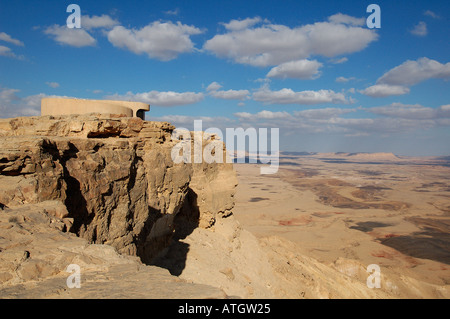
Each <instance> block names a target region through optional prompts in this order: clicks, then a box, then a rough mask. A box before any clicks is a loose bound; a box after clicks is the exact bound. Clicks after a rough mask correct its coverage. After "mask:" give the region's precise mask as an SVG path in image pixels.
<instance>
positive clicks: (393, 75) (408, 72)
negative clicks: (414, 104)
mask: <svg viewBox="0 0 450 319" xmlns="http://www.w3.org/2000/svg"><path fill="white" fill-rule="evenodd" d="M433 78H434V79H450V62H448V63H446V64H442V63H440V62H438V61H436V60H431V59H429V58H426V57H423V58H420V59H418V60H417V61H411V60H408V61H406V62H404V63H402V64H401V65H399V66H397V67H395V68H393V69H391V70H389V71H388V72H386V73H385V74H384V75H383V76H382V77H381V78H379V79H378V81H377V83H383V84H392V85H408V86H410V85H415V84H417V83H420V82H422V81H426V80H428V79H433Z"/></svg>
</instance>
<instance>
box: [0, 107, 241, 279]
mask: <svg viewBox="0 0 450 319" xmlns="http://www.w3.org/2000/svg"><path fill="white" fill-rule="evenodd" d="M174 129H175V127H174V126H172V125H171V124H169V123H166V122H150V121H143V120H141V119H140V118H128V117H121V116H115V115H104V114H89V115H70V116H57V117H56V116H55V117H53V116H42V117H22V118H14V119H2V120H0V137H1V138H0V145H1V147H0V204H1V208H2V209H3V211H0V213H1V214H3V216H6V214H7V213H8V212H13V211H16V212H17V210H18V209H21V208H23V207H26V208H27V209H26V211H30V210H36V211H40V212H43V214H44V215H45V216H47V217H48V221H49V223H50V224H53V225H52V226H55V225H56V226H57V228H58V229H59V231H61V232H66V233H67V234H70V233H73V234H76V235H77V236H78V237H79V238H82V239H84V240H85V241H86V242H87V243H89V244H106V245H110V246H112V247H114V248H115V249H116V250H117V252H119V253H121V254H125V255H131V256H138V257H139V258H140V260H141V261H142V262H143V263H145V264H151V262H152V260H153V259H154V258H155V257H156V256H158V255H160V254H161V253H162V252H164V249H166V248H167V247H168V245H169V243H170V242H171V240H172V238H173V236H174V235H176V234H177V233H178V235H179V236H183V234H184V235H187V234H188V233H190V232H192V230H193V229H194V228H197V227H202V228H208V227H211V226H212V225H214V223H215V221H216V219H217V218H218V217H223V216H227V215H229V214H230V213H231V210H232V208H233V206H234V198H233V196H234V192H235V187H236V185H237V178H236V174H235V172H234V170H233V167H232V164H227V163H224V164H208V163H200V164H191V163H184V162H182V163H178V164H176V163H174V162H173V161H172V157H171V151H172V148H173V146H174V145H176V143H177V141H173V140H172V138H171V134H172V131H173V130H174ZM223 152H224V154H225V148H223ZM21 216H22V217H24V216H25V217H24V218H22V219H21V218H18V217H17V216H16V217H14V216H12V215H11V218H9V220H13V219H14V220H16V219H17V220H19V221H20V220H22V222H26V221H27V220H28V221H29V220H30V218H27V217H26V214H25V215H23V214H22V215H21ZM13 217H14V218H13ZM47 217H46V218H47ZM8 223H9V222H8ZM16 224H17V223H16ZM13 225H15V224H14V223H13ZM19 226H20V223H19ZM22 226H23V225H22ZM5 227H10V226H5ZM8 229H9V228H8ZM180 234H181V235H180ZM11 236H12V235H11ZM8 240H9V241H8ZM13 241H14V238H12V237H11V238H9V239H8V238H7V237H5V236H3V237H2V238H1V239H0V252H1V253H4V252H5V251H7V250H8V249H13V248H12V247H14V245H13V243H12V242H13ZM27 254H29V253H25V255H27ZM31 254H32V255H33V253H31ZM3 255H4V254H3ZM0 257H1V256H0ZM19 259H20V258H19ZM0 261H1V260H0ZM3 265H4V263H3ZM16 266H17V265H16ZM19 266H20V265H19ZM11 267H12V268H14V267H15V266H14V267H13V266H11ZM0 268H1V267H0ZM55 271H57V270H55ZM58 271H61V269H59V270H58ZM2 273H5V275H4V276H3V277H2ZM11 273H13V272H11ZM15 274H16V272H15V273H14V274H12V275H11V274H9V273H8V270H4V271H3V272H2V271H1V269H0V284H2V283H3V284H5V283H7V282H8V281H11V282H12V281H14V280H16V281H17V280H19V281H20V280H21V279H20V278H16V277H17V276H16V275H15ZM19 277H20V276H19ZM22 279H23V278H22Z"/></svg>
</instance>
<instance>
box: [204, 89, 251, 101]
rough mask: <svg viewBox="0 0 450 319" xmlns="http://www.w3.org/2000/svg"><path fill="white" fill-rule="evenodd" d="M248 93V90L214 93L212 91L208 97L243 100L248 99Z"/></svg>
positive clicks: (214, 91)
mask: <svg viewBox="0 0 450 319" xmlns="http://www.w3.org/2000/svg"><path fill="white" fill-rule="evenodd" d="M249 94H250V92H249V91H248V90H228V91H216V90H212V91H210V92H209V95H211V96H213V97H215V98H217V99H223V100H244V99H245V98H247V97H248V95H249Z"/></svg>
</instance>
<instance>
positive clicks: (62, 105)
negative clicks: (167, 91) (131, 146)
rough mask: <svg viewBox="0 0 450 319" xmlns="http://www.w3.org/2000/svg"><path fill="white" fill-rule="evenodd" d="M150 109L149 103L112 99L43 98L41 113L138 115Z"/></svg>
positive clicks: (142, 115)
mask: <svg viewBox="0 0 450 319" xmlns="http://www.w3.org/2000/svg"><path fill="white" fill-rule="evenodd" d="M149 110H150V105H148V104H145V103H140V102H128V101H112V100H84V99H65V98H43V99H42V100H41V115H42V116H44V115H69V114H85V113H110V114H124V115H126V116H127V117H140V118H141V119H144V113H145V112H146V111H149Z"/></svg>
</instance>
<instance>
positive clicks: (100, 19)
mask: <svg viewBox="0 0 450 319" xmlns="http://www.w3.org/2000/svg"><path fill="white" fill-rule="evenodd" d="M118 24H119V21H117V20H116V19H113V18H111V17H110V16H109V15H106V14H102V15H101V16H92V17H90V16H82V17H81V27H82V28H83V29H87V30H91V29H96V28H104V29H109V28H112V27H114V26H116V25H118Z"/></svg>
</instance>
